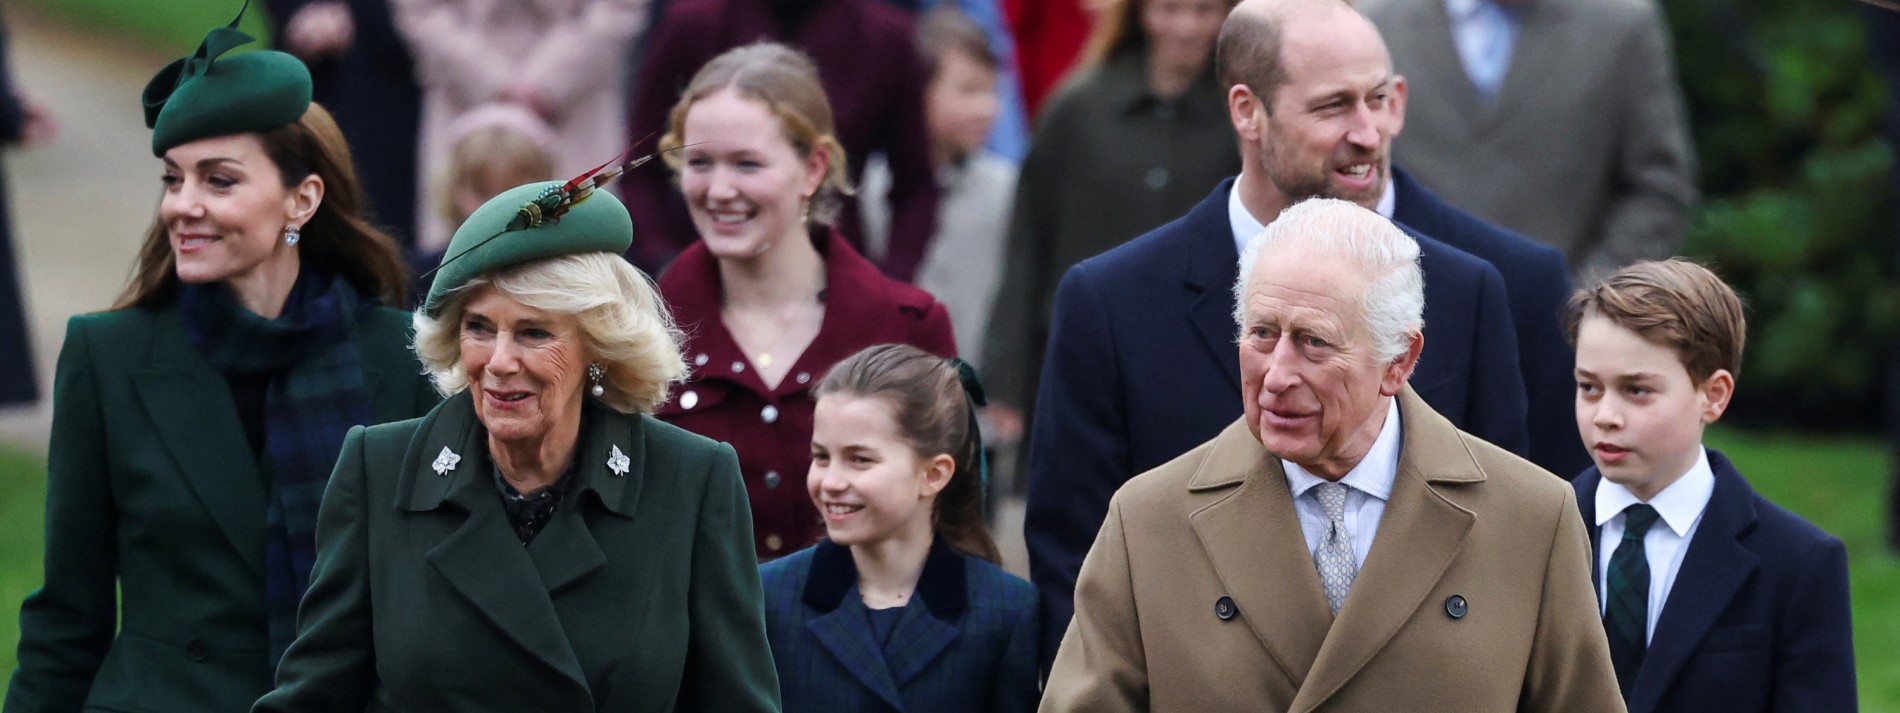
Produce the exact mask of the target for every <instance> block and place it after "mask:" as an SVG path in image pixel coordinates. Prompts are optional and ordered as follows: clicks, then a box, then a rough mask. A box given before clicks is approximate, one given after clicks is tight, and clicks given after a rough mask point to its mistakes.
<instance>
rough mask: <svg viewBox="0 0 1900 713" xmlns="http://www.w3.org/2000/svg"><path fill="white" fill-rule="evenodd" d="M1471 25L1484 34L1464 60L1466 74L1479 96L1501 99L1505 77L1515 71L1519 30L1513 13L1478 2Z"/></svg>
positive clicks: (1483, 0) (1488, 1) (1485, 1)
mask: <svg viewBox="0 0 1900 713" xmlns="http://www.w3.org/2000/svg"><path fill="white" fill-rule="evenodd" d="M1467 22H1470V23H1471V24H1472V25H1473V26H1474V27H1476V28H1483V31H1482V32H1481V33H1479V34H1478V45H1477V46H1476V47H1473V48H1470V51H1469V53H1468V54H1465V55H1464V56H1463V57H1462V59H1464V64H1465V74H1466V75H1467V76H1469V77H1471V85H1472V86H1473V87H1475V88H1476V89H1477V90H1478V96H1480V97H1482V98H1484V100H1485V101H1490V100H1492V99H1494V98H1496V97H1497V95H1498V88H1499V87H1500V86H1501V85H1503V84H1504V73H1505V71H1506V70H1508V69H1510V67H1511V50H1512V49H1514V45H1516V43H1517V27H1516V26H1515V25H1513V24H1512V22H1511V16H1510V13H1509V12H1508V11H1506V10H1505V9H1504V8H1502V7H1499V6H1498V4H1497V3H1496V2H1494V1H1493V0H1478V3H1477V6H1476V7H1474V8H1472V11H1471V16H1470V19H1469V20H1467Z"/></svg>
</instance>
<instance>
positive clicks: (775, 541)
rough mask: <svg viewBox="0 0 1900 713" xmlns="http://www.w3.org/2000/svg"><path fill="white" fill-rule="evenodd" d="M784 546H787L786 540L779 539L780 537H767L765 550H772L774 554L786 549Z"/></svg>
mask: <svg viewBox="0 0 1900 713" xmlns="http://www.w3.org/2000/svg"><path fill="white" fill-rule="evenodd" d="M784 546H785V538H783V537H779V536H778V535H766V536H765V549H768V550H771V551H773V552H777V551H779V548H781V547H784Z"/></svg>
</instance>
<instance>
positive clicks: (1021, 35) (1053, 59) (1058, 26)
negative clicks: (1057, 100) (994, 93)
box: [1003, 0, 1095, 122]
mask: <svg viewBox="0 0 1900 713" xmlns="http://www.w3.org/2000/svg"><path fill="white" fill-rule="evenodd" d="M1003 3H1004V7H1003V11H1004V12H1007V13H1009V26H1010V27H1013V28H1016V65H1017V70H1018V71H1020V72H1021V73H1022V80H1023V102H1024V104H1025V105H1026V106H1028V107H1029V119H1030V121H1031V122H1034V121H1035V120H1036V119H1037V118H1039V117H1041V116H1042V102H1043V100H1044V99H1047V98H1049V95H1050V94H1051V93H1053V92H1055V90H1056V87H1057V86H1059V85H1060V84H1061V82H1062V78H1063V77H1065V76H1067V75H1068V73H1069V69H1070V68H1072V67H1074V66H1075V62H1076V59H1077V58H1079V57H1080V56H1081V55H1082V45H1083V43H1085V42H1087V41H1088V37H1089V31H1090V30H1092V29H1094V27H1095V21H1094V20H1095V18H1094V17H1092V16H1091V15H1090V14H1089V13H1088V11H1087V10H1084V9H1082V0H1003Z"/></svg>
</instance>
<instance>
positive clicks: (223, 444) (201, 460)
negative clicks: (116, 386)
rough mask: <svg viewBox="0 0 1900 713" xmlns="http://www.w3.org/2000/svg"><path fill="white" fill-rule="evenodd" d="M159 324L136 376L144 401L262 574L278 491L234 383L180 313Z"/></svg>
mask: <svg viewBox="0 0 1900 713" xmlns="http://www.w3.org/2000/svg"><path fill="white" fill-rule="evenodd" d="M174 319H175V318H174ZM157 331H158V336H156V337H154V344H153V349H152V351H153V360H152V361H153V364H152V366H151V368H149V369H145V370H141V371H139V372H137V373H135V374H134V375H133V377H132V379H133V384H134V388H136V389H137V390H138V395H139V404H140V405H141V406H143V407H144V409H145V415H146V417H147V418H149V419H150V420H151V422H152V428H153V430H155V431H156V432H157V433H158V437H159V440H160V441H162V442H163V443H164V444H165V449H166V451H168V452H170V453H171V456H172V461H173V463H174V464H176V465H177V467H178V470H179V472H180V474H181V475H182V476H183V477H184V479H185V481H186V482H187V483H189V484H190V486H191V489H192V491H193V492H194V493H196V494H197V495H198V500H199V502H200V503H202V504H203V505H204V508H205V511H206V512H207V513H209V514H210V516H211V519H212V520H213V521H215V522H217V523H218V529H220V530H222V531H224V535H225V537H226V538H228V539H230V541H231V545H232V546H234V547H236V548H237V550H238V552H239V553H240V554H242V555H245V556H244V557H242V559H243V560H244V563H245V564H246V565H249V566H250V567H251V569H252V571H254V572H256V573H257V574H258V575H259V576H262V575H263V574H264V568H263V567H264V561H263V558H262V557H261V556H253V555H262V554H263V553H264V513H265V511H266V510H268V509H269V508H270V494H269V493H268V492H267V491H266V490H265V485H264V476H263V473H261V472H259V471H258V464H257V461H256V459H255V458H253V457H252V456H251V444H250V442H249V441H248V440H246V438H245V436H244V426H243V424H241V423H240V422H239V421H238V414H237V406H236V405H235V404H233V403H232V402H231V399H230V398H229V396H228V394H229V393H230V388H229V386H227V385H226V384H225V381H224V377H222V376H219V375H218V373H217V372H215V371H212V370H211V367H210V365H208V364H205V363H204V360H203V359H201V358H199V357H198V355H197V352H196V351H193V350H192V347H191V344H190V343H189V342H187V341H186V340H185V332H184V327H183V326H182V325H179V324H177V323H176V322H175V321H174V322H173V323H172V324H170V325H165V326H164V327H161V328H160V329H159V330H157Z"/></svg>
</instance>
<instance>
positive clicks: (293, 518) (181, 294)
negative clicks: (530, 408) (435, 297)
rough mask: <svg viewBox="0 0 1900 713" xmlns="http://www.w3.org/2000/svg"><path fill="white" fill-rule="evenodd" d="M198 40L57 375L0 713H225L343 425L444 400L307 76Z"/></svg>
mask: <svg viewBox="0 0 1900 713" xmlns="http://www.w3.org/2000/svg"><path fill="white" fill-rule="evenodd" d="M249 40H250V38H248V37H244V36H243V35H242V34H240V33H238V32H237V31H236V30H234V29H228V28H225V29H219V30H214V31H213V32H212V33H211V35H210V36H208V37H207V38H206V40H205V44H204V46H203V47H201V48H200V51H199V54H198V56H197V57H195V58H191V59H189V60H180V62H178V63H175V64H174V65H172V66H171V67H168V68H167V69H166V71H164V72H161V73H160V74H159V76H158V77H157V78H156V79H154V80H153V82H152V84H151V85H150V86H149V87H147V89H146V96H145V99H146V112H147V113H146V118H147V123H148V125H150V126H152V127H153V130H154V131H153V136H152V149H153V153H154V154H156V155H158V156H160V157H162V158H163V159H164V194H163V197H162V199H161V201H160V205H159V214H158V216H157V218H156V220H155V221H154V222H153V224H152V226H151V228H150V229H149V230H148V231H147V233H146V236H145V242H144V246H143V248H142V249H141V251H140V255H139V259H138V263H137V266H136V268H135V273H134V277H133V279H132V281H131V284H130V285H129V286H128V287H127V288H126V291H125V294H124V296H122V297H121V298H120V300H119V302H118V304H117V305H116V306H115V307H114V309H113V310H111V311H108V312H102V313H98V314H87V315H80V316H77V317H74V318H73V319H72V321H71V322H70V323H69V324H68V326H67V330H66V341H65V343H64V345H63V347H62V348H61V350H60V357H59V366H58V373H57V377H56V379H55V382H54V403H53V429H52V441H51V446H50V449H49V450H50V452H49V457H48V474H47V476H48V478H47V480H48V482H47V505H46V560H45V562H46V580H45V585H44V586H43V587H41V588H40V589H39V590H38V591H36V592H34V593H33V594H32V595H31V596H30V597H28V598H27V599H26V601H25V603H24V604H23V605H22V606H21V609H20V648H19V668H18V669H17V670H16V671H15V672H14V674H13V678H12V682H11V684H10V685H9V687H8V690H7V697H6V702H5V712H6V713H38V712H40V711H57V712H60V713H70V712H71V711H79V710H88V711H90V710H110V711H211V712H218V711H242V710H245V709H246V708H247V707H248V706H249V705H250V704H251V703H252V702H253V701H255V700H256V699H257V697H258V696H260V695H263V694H264V692H266V691H268V690H269V689H270V685H271V675H272V670H273V668H274V666H275V664H276V660H277V657H278V656H279V655H281V652H282V651H283V649H284V648H285V647H287V646H288V645H289V642H290V640H291V639H292V638H293V637H294V635H295V632H296V627H295V614H296V606H297V602H298V598H299V597H300V595H301V594H302V592H303V588H304V587H305V586H306V582H307V581H308V576H309V569H310V567H311V564H312V562H314V560H315V557H316V541H315V534H314V531H315V526H316V518H317V511H316V505H317V502H318V500H319V498H320V497H321V493H322V491H323V487H324V483H325V482H326V480H327V479H328V477H329V475H330V472H331V470H332V469H333V467H334V465H335V462H336V457H337V453H338V451H339V449H340V448H341V445H342V443H343V436H344V435H345V433H347V431H348V429H349V428H351V427H352V426H356V425H361V424H366V423H372V422H382V421H393V420H400V419H405V418H412V417H414V416H416V415H418V414H421V413H424V412H426V411H427V410H428V409H429V408H430V407H431V406H433V405H434V404H435V403H436V402H437V401H438V398H437V396H436V395H435V393H434V392H433V390H431V389H430V388H429V385H428V382H427V381H426V380H425V379H423V378H422V376H421V369H420V366H419V364H418V363H417V361H416V359H415V356H414V355H413V354H412V353H410V352H409V351H408V349H407V342H408V337H409V324H408V317H407V315H406V314H405V313H403V312H398V311H396V310H392V309H387V308H384V307H381V306H379V305H378V300H379V298H380V299H381V300H384V301H386V302H387V303H391V304H393V303H395V301H396V300H399V299H401V296H402V295H403V294H405V291H404V285H403V282H404V277H403V271H402V270H403V265H402V262H401V260H400V258H399V257H398V252H397V249H396V246H395V244H394V243H393V242H392V241H391V240H390V239H389V238H388V237H387V236H385V235H383V234H381V233H379V232H377V231H375V230H374V229H372V228H370V227H368V224H367V223H365V222H364V219H363V217H362V215H361V213H360V205H361V203H362V196H361V195H360V189H359V188H358V186H357V183H356V177H355V175H354V173H353V169H352V168H351V165H350V161H349V153H348V150H347V149H346V148H345V145H344V140H343V136H342V134H341V133H340V132H339V131H338V130H337V127H336V125H335V123H334V122H332V121H331V119H330V117H329V115H328V114H327V113H326V112H325V111H324V110H323V109H322V108H321V107H319V106H317V105H314V104H312V103H310V79H309V74H308V73H307V72H306V71H305V70H304V69H303V66H302V64H301V63H299V62H298V61H297V60H295V59H294V58H291V57H290V56H289V55H284V54H282V53H277V52H252V53H249V54H244V55H238V56H233V57H229V58H224V57H222V55H223V53H224V52H225V51H226V50H228V49H230V48H232V47H234V46H237V45H240V44H243V43H245V42H248V41H249Z"/></svg>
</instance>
